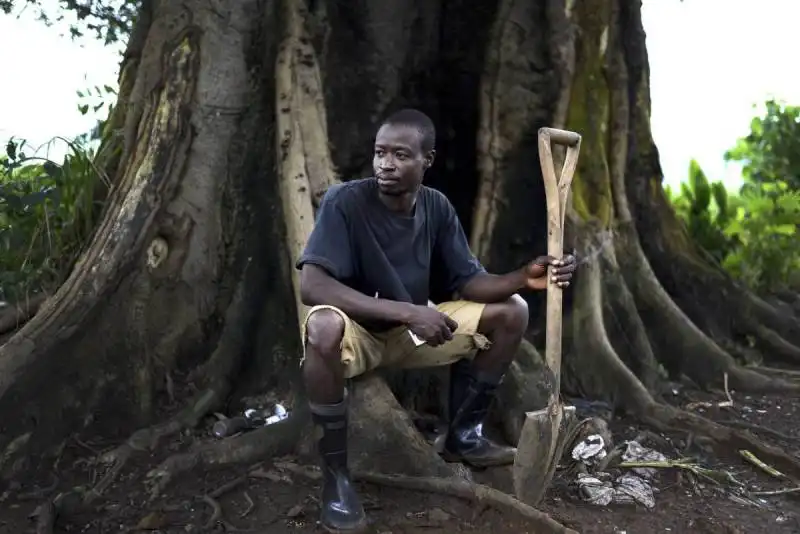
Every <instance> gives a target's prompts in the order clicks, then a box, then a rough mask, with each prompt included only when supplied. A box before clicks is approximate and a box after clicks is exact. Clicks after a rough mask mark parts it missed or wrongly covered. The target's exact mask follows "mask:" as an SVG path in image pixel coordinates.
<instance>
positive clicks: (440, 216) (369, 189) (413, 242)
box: [296, 178, 484, 326]
mask: <svg viewBox="0 0 800 534" xmlns="http://www.w3.org/2000/svg"><path fill="white" fill-rule="evenodd" d="M306 263H311V264H314V265H318V266H320V267H322V268H323V269H325V270H326V271H327V272H328V273H329V274H330V275H331V276H332V277H334V278H336V279H337V280H339V281H340V282H342V283H343V284H345V285H347V286H348V287H351V288H352V289H355V290H356V291H360V292H361V293H364V294H365V295H369V296H370V297H374V296H375V295H376V294H377V295H378V296H379V297H380V298H383V299H389V300H395V301H402V302H411V303H414V304H421V305H424V304H427V302H428V300H431V301H433V302H442V301H445V300H449V299H451V298H453V294H454V293H456V292H458V291H460V290H461V288H463V287H464V285H465V284H466V283H467V281H469V279H470V278H472V277H473V276H475V275H476V274H477V273H480V272H484V268H483V266H482V265H481V264H480V262H479V261H478V259H477V258H476V257H475V256H474V255H473V254H472V251H470V249H469V244H468V242H467V238H466V236H465V235H464V229H463V228H462V227H461V223H460V222H459V220H458V216H457V215H456V211H455V209H454V208H453V205H452V204H450V201H449V200H448V199H447V197H445V196H444V195H443V194H442V193H440V192H439V191H437V190H435V189H431V188H429V187H425V186H423V187H422V188H420V191H419V195H418V197H417V202H416V206H415V208H414V212H413V214H411V215H402V214H398V213H395V212H392V211H391V210H389V208H387V207H386V205H385V204H383V202H381V200H380V198H379V196H378V184H377V182H376V180H375V179H374V178H365V179H361V180H353V181H350V182H345V183H341V184H336V185H334V186H331V187H330V188H329V189H328V191H327V192H326V193H325V196H324V197H323V199H322V204H321V205H320V208H319V211H318V213H317V220H316V224H315V225H314V230H313V231H312V232H311V236H310V237H309V239H308V243H307V244H306V248H305V250H304V252H303V255H302V256H301V257H300V259H299V260H298V262H297V265H296V267H297V268H298V269H301V268H302V266H303V265H304V264H306ZM376 326H377V325H376Z"/></svg>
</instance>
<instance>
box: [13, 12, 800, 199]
mask: <svg viewBox="0 0 800 534" xmlns="http://www.w3.org/2000/svg"><path fill="white" fill-rule="evenodd" d="M43 3H45V4H52V5H55V4H56V3H57V0H43ZM32 15H33V13H30V14H26V13H24V14H23V15H22V18H21V19H17V18H16V17H13V16H5V15H0V50H3V55H4V56H6V57H8V56H9V55H10V56H11V61H5V62H4V75H3V82H4V83H2V84H0V142H2V144H3V145H4V144H5V141H6V140H7V139H8V138H9V137H11V136H15V137H17V138H25V139H27V140H28V142H29V143H30V145H31V146H34V147H38V146H40V145H46V144H47V142H48V141H50V140H51V139H52V138H53V137H54V136H65V137H72V136H74V135H77V134H80V133H83V132H86V131H88V130H90V129H91V128H92V127H93V126H94V124H95V122H96V120H97V119H98V118H101V117H99V116H98V115H96V114H91V113H90V114H89V115H87V116H83V115H81V114H80V113H79V112H78V110H77V95H76V92H77V91H79V90H83V89H85V88H86V87H90V86H94V85H100V86H103V85H105V84H107V85H110V86H113V87H116V86H117V72H118V64H119V58H120V56H119V51H120V48H119V47H120V45H116V46H114V47H105V46H103V44H102V43H100V42H98V41H94V40H92V39H88V38H87V39H82V40H81V41H79V42H78V43H76V42H73V41H71V40H70V38H69V37H66V36H62V35H60V34H61V33H63V31H64V26H61V27H60V28H59V27H50V28H48V27H45V26H44V25H43V24H42V23H41V22H38V21H36V20H35V19H34V18H33V16H32ZM643 20H644V27H645V31H646V33H647V46H648V52H649V59H650V71H651V97H652V129H653V136H654V138H655V141H656V144H657V145H658V149H659V153H660V155H661V165H662V168H663V170H664V175H665V183H667V184H670V185H673V186H675V185H677V184H679V183H680V182H681V181H683V180H684V179H685V177H686V172H687V169H688V167H689V161H690V159H692V158H695V159H697V160H698V162H699V163H700V165H701V167H702V168H703V169H704V170H705V172H706V175H707V176H708V177H709V178H710V179H712V180H723V181H724V182H725V184H726V185H727V186H729V187H736V186H737V185H738V184H739V183H740V182H741V177H740V169H739V168H738V166H736V165H730V164H726V163H725V161H724V159H723V154H724V152H725V150H726V149H728V148H730V147H731V146H733V144H734V143H735V142H736V139H737V138H739V137H741V136H743V135H745V134H746V133H747V131H748V128H749V124H750V119H751V118H752V117H753V116H754V113H755V110H754V109H753V106H754V105H756V104H759V103H762V102H763V101H764V100H766V99H767V98H769V97H775V98H777V99H779V100H784V101H786V102H788V103H790V104H800V74H798V71H797V69H794V68H791V67H790V65H792V64H796V58H795V57H793V50H796V39H797V31H798V30H797V21H798V20H800V1H797V0H759V1H758V2H754V1H752V0H684V1H681V0H644V3H643ZM46 149H47V146H45V147H43V148H42V150H43V151H44V150H46ZM50 149H51V152H50V155H51V156H53V157H60V155H61V154H63V151H64V146H63V144H62V143H60V142H55V143H54V144H52V145H50Z"/></svg>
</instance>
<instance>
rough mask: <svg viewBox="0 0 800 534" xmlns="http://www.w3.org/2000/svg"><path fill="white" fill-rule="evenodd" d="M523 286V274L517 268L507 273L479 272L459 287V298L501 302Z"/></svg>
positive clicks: (481, 301) (483, 301)
mask: <svg viewBox="0 0 800 534" xmlns="http://www.w3.org/2000/svg"><path fill="white" fill-rule="evenodd" d="M524 287H525V274H524V273H523V271H522V270H521V269H520V270H517V271H512V272H510V273H507V274H489V273H480V274H476V275H475V276H473V277H472V279H470V281H469V282H467V284H466V285H465V286H464V287H463V288H462V289H461V292H460V293H461V298H463V299H465V300H471V301H473V302H480V303H485V304H492V303H494V302H503V301H505V300H508V299H510V298H511V296H512V295H513V294H514V293H516V292H518V291H519V290H521V289H522V288H524Z"/></svg>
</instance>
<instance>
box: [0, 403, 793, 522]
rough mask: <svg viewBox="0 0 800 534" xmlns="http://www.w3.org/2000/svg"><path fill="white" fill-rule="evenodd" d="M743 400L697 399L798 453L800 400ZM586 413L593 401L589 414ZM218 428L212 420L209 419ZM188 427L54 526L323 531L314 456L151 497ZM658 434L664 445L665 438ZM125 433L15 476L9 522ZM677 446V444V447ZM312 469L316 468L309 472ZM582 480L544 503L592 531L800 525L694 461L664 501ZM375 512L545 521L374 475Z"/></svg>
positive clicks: (500, 482) (187, 482) (681, 450)
mask: <svg viewBox="0 0 800 534" xmlns="http://www.w3.org/2000/svg"><path fill="white" fill-rule="evenodd" d="M732 399H733V401H734V405H733V407H725V408H716V407H710V408H709V407H702V406H701V407H695V408H694V409H695V410H696V411H703V412H704V414H705V415H707V416H709V417H712V418H713V419H715V420H717V421H732V420H735V421H739V422H744V423H745V424H747V423H756V424H758V425H761V426H763V427H764V428H767V429H771V430H772V431H773V432H777V433H778V434H782V436H781V435H776V434H774V433H771V432H769V431H765V430H763V429H757V430H754V432H755V433H756V434H757V435H759V437H761V438H763V439H764V440H765V441H768V442H771V443H774V444H777V445H781V446H783V447H785V448H786V449H787V450H789V451H792V452H793V453H794V454H800V453H799V452H798V445H797V443H798V441H800V431H798V426H800V400H798V399H791V400H785V399H782V398H780V397H776V396H746V395H739V394H737V393H736V392H732ZM669 400H670V402H674V403H675V404H679V405H681V406H686V405H687V404H689V403H691V402H698V401H699V402H702V401H710V402H719V401H724V400H725V397H724V395H722V394H709V393H700V392H697V391H681V390H679V389H676V390H674V394H673V395H672V398H671V399H669ZM578 406H579V414H580V415H586V414H588V415H600V416H601V417H606V418H608V417H610V414H608V413H605V412H604V409H603V407H602V405H596V404H591V403H583V404H579V405H578ZM580 412H583V414H581V413H580ZM610 427H611V430H612V431H613V434H614V440H615V443H621V442H623V441H624V440H626V439H633V438H634V437H637V436H640V432H641V431H642V429H641V428H637V427H635V426H633V425H632V424H631V423H630V422H629V421H626V420H624V419H623V420H620V419H614V420H611V423H610ZM204 432H207V429H205V430H204ZM192 440H193V438H192V437H191V436H186V435H184V436H181V437H179V438H176V439H175V440H173V441H172V442H167V443H164V444H163V446H162V447H161V448H160V449H159V450H157V451H155V452H154V453H153V455H152V456H150V457H147V455H146V454H141V455H140V456H138V457H136V458H135V460H133V461H131V462H129V463H128V465H127V466H126V468H125V469H124V470H123V472H122V473H121V475H120V477H119V478H118V480H117V482H116V483H115V484H114V485H113V486H112V487H111V488H110V489H109V490H108V491H107V492H106V494H105V496H104V498H102V499H100V500H98V501H96V506H94V507H93V509H92V510H91V511H88V512H86V513H84V514H81V515H80V516H72V517H61V518H59V519H58V522H57V525H56V528H55V532H61V533H66V532H69V533H77V532H81V533H114V532H152V533H186V532H265V533H276V534H277V533H283V532H286V533H298V534H299V533H311V532H320V531H321V528H320V527H319V526H318V525H317V524H316V518H317V513H318V507H317V501H316V498H317V494H318V482H317V479H315V476H316V475H318V473H317V472H316V471H314V469H313V468H312V467H310V466H308V464H309V460H308V459H302V458H294V457H292V458H281V459H276V460H274V461H271V462H264V463H262V464H258V465H249V466H239V467H236V468H225V469H221V468H220V469H215V470H209V471H198V470H196V471H195V472H192V473H190V474H188V475H184V476H182V477H181V478H179V479H177V480H175V481H173V482H172V484H170V485H169V486H168V487H167V489H166V491H165V495H164V497H163V498H162V499H160V500H159V501H158V502H152V503H151V502H148V500H147V498H148V494H147V493H146V487H145V485H144V484H143V482H142V480H143V476H144V474H145V473H146V471H147V469H150V468H152V467H153V466H154V465H156V464H157V462H158V461H160V460H161V459H163V458H164V457H166V456H167V455H168V454H170V453H172V452H174V451H176V450H180V449H182V448H184V447H185V446H187V444H188V442H190V441H192ZM656 442H658V444H657V443H656ZM643 444H646V445H647V446H649V447H653V448H654V449H657V450H659V451H660V452H662V453H663V454H665V455H666V456H667V457H668V458H676V457H679V456H692V457H693V458H695V459H697V461H698V462H700V463H702V464H703V465H704V466H706V467H713V468H715V469H725V470H727V471H728V472H730V473H731V474H733V476H734V477H735V478H736V479H737V480H738V481H740V482H742V483H743V484H744V485H745V486H746V488H747V489H748V490H749V491H765V490H778V489H782V488H787V487H791V483H790V482H786V481H781V480H776V479H775V478H773V477H770V476H769V475H767V474H765V473H764V472H763V471H761V470H760V469H758V468H755V467H752V466H750V465H749V464H747V463H745V462H743V461H742V460H741V459H739V458H737V457H732V458H728V459H720V458H715V457H713V456H711V455H710V454H708V453H707V452H706V451H704V450H703V448H702V443H700V444H697V443H695V440H693V439H691V438H690V437H687V436H666V437H665V436H662V435H655V437H654V438H653V437H651V438H650V440H649V441H648V442H647V443H643ZM114 445H115V444H114V443H110V442H107V443H100V442H97V441H92V440H91V439H90V438H89V437H80V438H78V439H76V440H74V442H70V443H69V444H68V446H67V447H66V448H65V450H64V452H63V456H62V459H61V466H62V471H61V473H60V477H59V478H56V477H54V476H52V475H51V476H50V480H44V479H43V480H37V481H36V482H37V483H34V482H33V481H31V482H30V483H29V484H24V485H22V486H21V487H14V486H12V487H11V488H9V489H8V490H7V491H5V493H3V494H2V496H0V532H2V533H8V534H23V533H26V532H35V518H34V517H32V515H33V514H34V512H35V510H36V508H37V506H38V505H39V504H40V503H41V502H42V500H43V496H53V495H55V494H57V493H58V492H59V491H65V490H67V489H69V488H71V487H74V486H76V485H85V486H87V487H88V486H90V485H91V484H92V482H93V481H94V480H96V479H97V477H98V472H97V467H96V466H95V465H94V463H93V458H96V454H97V453H98V452H100V451H103V450H107V449H109V448H112V447H113V446H114ZM670 448H672V450H669V449H670ZM302 473H306V474H305V475H304V474H302ZM475 479H476V481H479V482H483V483H487V484H490V485H492V486H494V487H497V488H498V489H502V490H505V491H508V490H509V489H510V485H511V480H510V468H500V469H495V470H491V471H485V472H478V473H475ZM237 480H238V481H239V482H238V483H235V484H234V486H233V487H232V488H230V489H229V490H226V491H224V492H222V495H220V497H219V498H217V499H216V502H217V503H218V504H219V506H220V510H219V512H221V514H220V515H215V513H214V512H215V510H214V506H212V502H211V501H209V500H208V499H204V498H203V497H204V496H205V495H207V494H209V493H211V492H213V491H214V490H220V488H222V489H223V490H224V489H225V488H224V487H223V486H224V485H225V484H227V483H230V482H232V481H237ZM572 482H573V481H571V480H569V479H566V478H565V477H564V476H559V477H558V479H557V480H556V482H555V483H554V486H553V487H552V488H551V489H550V490H549V491H548V494H547V497H546V501H545V502H544V503H543V505H542V506H540V509H542V510H543V511H545V512H547V513H549V514H551V515H552V516H553V518H555V519H556V520H558V521H560V522H562V523H564V524H565V525H567V526H569V527H571V528H573V529H575V530H577V531H579V532H583V533H587V534H590V533H609V534H612V533H626V534H649V533H656V532H658V533H665V532H666V533H668V532H674V533H684V532H697V533H706V534H717V533H718V534H734V533H756V532H770V533H771V534H779V533H797V532H800V493H794V494H792V493H788V494H782V495H776V496H761V497H758V496H752V494H750V495H749V497H748V493H747V492H743V491H739V492H736V491H734V490H732V486H730V485H717V484H713V483H709V482H707V481H705V482H704V481H703V480H701V479H696V478H694V477H692V476H689V475H687V474H686V473H683V472H677V471H676V470H669V469H662V470H660V471H659V474H658V476H657V478H656V484H655V486H656V487H657V490H658V491H657V493H656V494H655V501H656V504H655V507H654V508H652V509H649V510H648V509H646V508H644V507H642V506H637V505H633V504H626V505H614V504H612V505H609V506H598V505H592V504H588V503H585V502H584V501H582V499H581V498H580V496H579V495H578V490H577V489H576V486H575V485H574V483H572ZM358 486H359V488H360V490H361V494H362V496H363V498H364V501H365V506H366V508H367V512H368V515H369V518H370V520H371V530H370V532H373V533H382V534H390V533H391V534H401V533H416V532H420V533H422V532H424V533H427V534H439V533H442V534H445V533H448V532H455V533H459V532H470V533H476V534H477V533H493V534H497V533H505V532H508V533H512V532H513V533H528V532H531V533H533V532H535V530H534V529H533V528H532V527H531V525H530V524H529V523H527V522H526V521H525V520H523V519H520V518H518V517H515V516H513V515H511V513H509V512H498V511H496V510H494V509H486V508H480V507H476V506H475V505H473V504H471V503H468V502H465V501H460V500H458V499H454V498H448V497H442V496H439V495H432V494H423V493H418V492H409V491H403V490H397V489H391V488H385V487H378V486H374V485H370V484H366V483H358Z"/></svg>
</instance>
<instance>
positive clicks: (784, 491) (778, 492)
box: [750, 487, 800, 497]
mask: <svg viewBox="0 0 800 534" xmlns="http://www.w3.org/2000/svg"><path fill="white" fill-rule="evenodd" d="M787 493H800V487H796V488H784V489H779V490H772V491H751V492H750V495H758V496H760V497H768V496H771V495H786V494H787Z"/></svg>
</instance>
